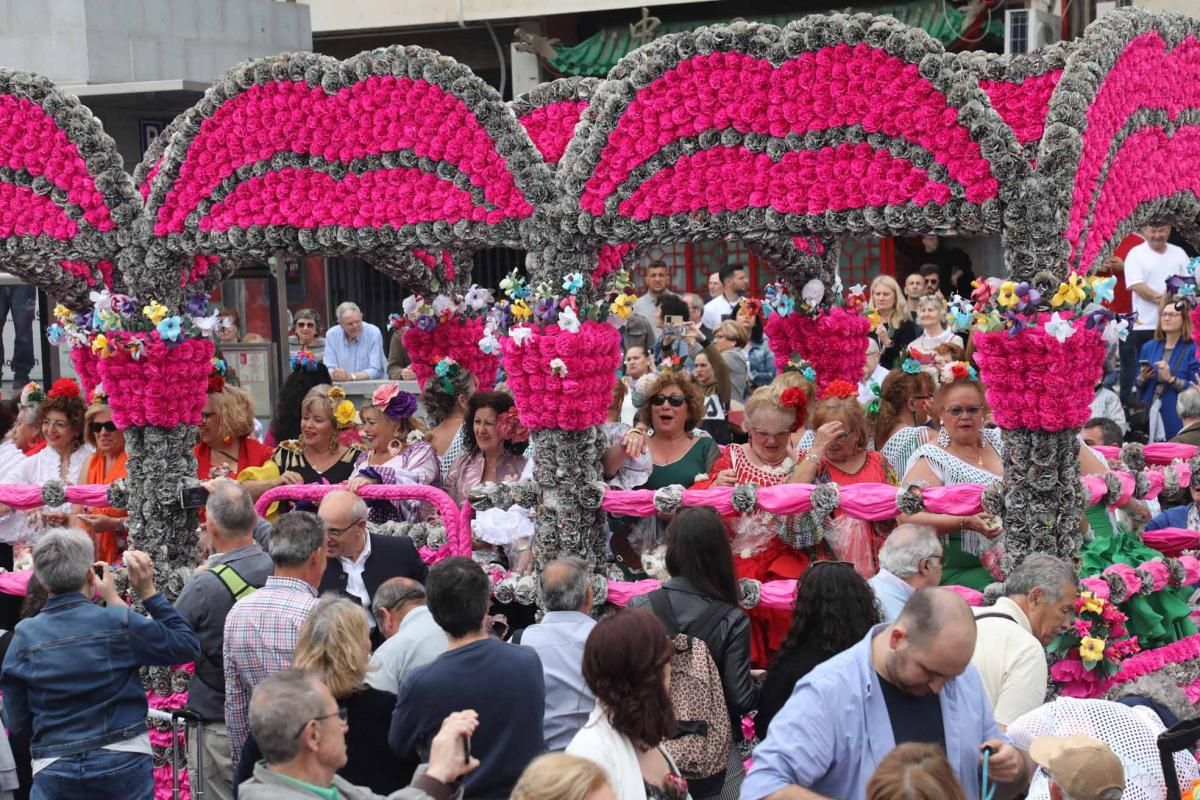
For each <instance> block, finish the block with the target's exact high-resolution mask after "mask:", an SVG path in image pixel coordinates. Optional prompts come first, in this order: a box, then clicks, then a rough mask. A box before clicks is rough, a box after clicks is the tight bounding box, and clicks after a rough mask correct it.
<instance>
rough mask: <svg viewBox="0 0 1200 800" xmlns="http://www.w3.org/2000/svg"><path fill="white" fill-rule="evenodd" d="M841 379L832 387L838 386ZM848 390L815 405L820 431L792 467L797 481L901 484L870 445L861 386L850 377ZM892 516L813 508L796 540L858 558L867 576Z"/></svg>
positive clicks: (855, 560)
mask: <svg viewBox="0 0 1200 800" xmlns="http://www.w3.org/2000/svg"><path fill="white" fill-rule="evenodd" d="M838 383H839V382H837V381H835V382H834V383H833V384H830V386H829V387H827V392H828V391H829V390H831V389H834V387H836V386H838ZM840 383H842V384H844V387H840V389H839V390H844V391H845V392H846V394H845V395H841V396H839V395H836V394H835V395H833V396H830V395H829V394H828V393H827V394H826V396H825V398H824V399H822V400H821V402H819V403H817V407H816V408H815V409H813V420H812V424H813V428H814V430H816V435H815V436H814V438H813V444H812V447H811V448H809V450H808V452H807V453H805V454H804V457H803V458H802V459H801V460H800V462H799V463H798V464H797V465H796V468H795V469H794V470H793V471H792V476H791V480H792V482H794V483H811V484H818V485H819V484H825V483H834V484H837V485H838V486H852V485H854V484H856V483H890V484H891V485H893V486H895V485H896V473H895V471H894V470H893V469H892V468H891V466H889V465H888V463H887V461H885V460H884V458H883V456H881V455H880V454H879V453H877V452H875V451H874V450H871V449H869V448H868V447H867V444H868V439H869V438H870V429H869V427H868V425H867V417H866V414H865V413H863V408H862V406H861V405H859V403H858V399H857V393H858V389H857V387H855V386H853V385H851V384H848V383H845V382H844V381H842V382H840ZM893 525H894V523H893V522H892V521H891V520H880V521H878V522H869V521H867V520H862V519H855V518H854V517H850V516H847V515H846V514H843V513H842V512H841V510H840V509H835V510H834V511H833V512H832V513H828V512H826V511H821V510H817V509H813V510H812V511H808V512H805V513H804V514H801V515H799V516H798V518H797V522H796V530H795V533H794V536H795V545H796V546H797V547H808V548H813V549H814V550H815V549H816V548H818V547H819V546H820V545H822V544H823V545H825V546H826V547H828V549H829V550H832V551H833V554H834V555H835V556H836V557H837V558H839V559H842V560H843V561H849V562H852V563H853V564H854V567H855V569H857V570H858V572H859V574H860V575H862V576H863V577H864V578H869V577H871V576H872V575H874V574H875V573H876V572H878V571H879V548H880V547H881V546H882V545H883V540H884V538H886V536H887V534H888V533H889V532H890V531H891V529H892V527H893Z"/></svg>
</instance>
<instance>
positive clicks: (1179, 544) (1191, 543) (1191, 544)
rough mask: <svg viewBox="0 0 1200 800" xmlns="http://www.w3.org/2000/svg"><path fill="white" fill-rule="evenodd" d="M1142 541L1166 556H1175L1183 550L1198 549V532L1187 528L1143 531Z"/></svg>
mask: <svg viewBox="0 0 1200 800" xmlns="http://www.w3.org/2000/svg"><path fill="white" fill-rule="evenodd" d="M1142 541H1143V542H1145V543H1146V544H1147V545H1148V546H1150V547H1153V548H1154V549H1155V550H1158V551H1159V552H1161V553H1163V554H1164V555H1168V556H1177V555H1179V554H1180V553H1182V552H1183V551H1184V550H1195V549H1196V548H1198V547H1200V532H1197V531H1193V530H1189V529H1187V528H1159V529H1158V530H1156V531H1143V532H1142Z"/></svg>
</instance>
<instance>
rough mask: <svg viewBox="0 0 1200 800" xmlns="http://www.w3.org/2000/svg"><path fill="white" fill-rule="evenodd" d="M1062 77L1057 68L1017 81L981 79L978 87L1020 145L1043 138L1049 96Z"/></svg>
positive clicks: (1060, 71) (1032, 142)
mask: <svg viewBox="0 0 1200 800" xmlns="http://www.w3.org/2000/svg"><path fill="white" fill-rule="evenodd" d="M1061 77H1062V70H1061V69H1056V70H1052V71H1050V72H1047V73H1045V74H1044V75H1038V76H1035V77H1031V78H1026V79H1025V80H1023V81H1021V82H1020V83H1011V82H1009V81H980V82H979V88H980V89H983V91H984V93H985V94H987V96H988V99H989V100H991V101H992V108H994V109H996V113H997V114H999V115H1000V119H1002V120H1004V122H1005V123H1006V124H1007V125H1008V126H1009V127H1010V128H1012V129H1013V133H1015V134H1016V135H1017V141H1018V142H1020V143H1021V144H1023V145H1026V144H1035V143H1037V142H1040V141H1041V140H1042V131H1043V130H1044V129H1045V127H1046V112H1047V111H1048V110H1049V109H1050V95H1051V94H1053V93H1054V87H1055V86H1057V85H1058V79H1059V78H1061Z"/></svg>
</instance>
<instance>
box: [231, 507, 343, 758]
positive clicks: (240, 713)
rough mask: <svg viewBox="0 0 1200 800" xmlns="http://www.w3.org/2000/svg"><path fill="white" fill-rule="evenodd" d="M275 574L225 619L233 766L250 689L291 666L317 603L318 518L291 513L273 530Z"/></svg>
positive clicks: (321, 564)
mask: <svg viewBox="0 0 1200 800" xmlns="http://www.w3.org/2000/svg"><path fill="white" fill-rule="evenodd" d="M270 552H271V560H272V561H273V562H274V563H275V574H274V575H272V576H271V577H269V578H267V584H266V586H264V587H263V588H261V589H258V590H257V591H255V592H254V593H253V594H251V595H249V596H248V597H246V598H244V599H242V600H239V601H238V602H237V603H235V604H234V606H233V608H232V609H230V611H229V616H228V617H227V618H226V619H225V644H224V656H225V724H226V726H228V728H229V747H230V750H231V752H232V756H233V763H234V764H237V763H238V761H239V760H240V759H241V755H242V747H243V746H244V745H245V743H246V739H247V737H248V736H249V731H250V725H249V721H248V713H249V708H250V694H251V693H252V692H253V691H254V687H255V686H257V685H258V684H259V683H261V682H262V680H263V679H264V678H266V677H267V676H268V675H270V674H271V673H272V672H278V671H279V670H281V669H287V668H289V667H290V666H291V665H292V654H293V652H294V651H295V649H296V642H297V640H299V638H300V628H301V626H302V625H304V621H305V620H306V619H308V615H309V614H310V613H312V610H313V608H314V607H316V605H317V587H318V586H320V584H321V576H322V575H324V574H325V524H324V523H323V522H321V520H320V518H319V517H317V515H316V514H310V513H308V512H306V511H293V512H291V513H289V514H284V515H283V516H282V517H280V518H279V521H278V522H276V523H275V525H274V527H273V528H272V530H271V544H270Z"/></svg>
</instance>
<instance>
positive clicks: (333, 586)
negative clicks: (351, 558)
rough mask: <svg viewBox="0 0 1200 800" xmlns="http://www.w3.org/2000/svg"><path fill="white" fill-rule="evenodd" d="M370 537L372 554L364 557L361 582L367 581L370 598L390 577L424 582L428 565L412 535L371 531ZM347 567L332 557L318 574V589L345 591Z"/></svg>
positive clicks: (427, 572) (344, 592) (340, 592)
mask: <svg viewBox="0 0 1200 800" xmlns="http://www.w3.org/2000/svg"><path fill="white" fill-rule="evenodd" d="M367 535H368V536H370V537H371V555H370V556H369V557H368V558H367V566H366V568H365V569H364V570H363V583H364V584H366V587H367V594H368V595H370V596H371V598H372V599H374V597H375V592H376V591H378V590H379V586H380V584H382V583H383V582H384V581H386V580H389V579H391V578H412V579H413V580H416V581H420V582H421V583H424V582H425V576H426V575H428V574H429V567H427V566H425V562H424V561H422V560H421V556H420V555H419V554H418V553H417V548H416V547H415V546H413V543H412V539H409V538H408V537H407V536H379V535H377V534H374V533H369V534H367ZM346 580H347V578H346V571H345V570H344V569H342V562H341V560H339V559H336V558H331V559H329V560H328V562H327V563H326V564H325V575H324V577H322V578H321V587H320V591H321V592H337V593H339V594H347V592H346Z"/></svg>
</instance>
